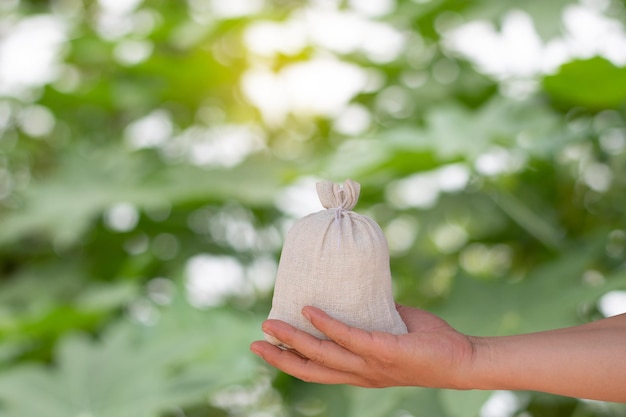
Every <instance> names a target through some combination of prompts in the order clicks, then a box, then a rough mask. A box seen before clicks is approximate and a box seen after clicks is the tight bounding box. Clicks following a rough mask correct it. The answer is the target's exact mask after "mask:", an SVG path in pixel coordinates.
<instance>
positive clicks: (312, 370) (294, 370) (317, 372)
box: [250, 341, 358, 384]
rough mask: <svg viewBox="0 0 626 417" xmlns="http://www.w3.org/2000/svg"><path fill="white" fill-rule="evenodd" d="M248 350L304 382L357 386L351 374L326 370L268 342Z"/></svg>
mask: <svg viewBox="0 0 626 417" xmlns="http://www.w3.org/2000/svg"><path fill="white" fill-rule="evenodd" d="M250 350H251V351H252V352H253V353H255V354H256V355H258V356H260V357H261V358H262V359H263V360H265V361H266V362H267V363H268V364H270V365H272V366H274V367H276V368H278V369H280V370H281V371H283V372H285V373H288V374H289V375H293V376H295V377H296V378H299V379H301V380H303V381H306V382H317V383H320V384H358V379H357V378H356V377H354V376H353V375H352V374H350V373H347V372H343V371H340V370H337V369H333V368H328V367H326V366H323V365H320V364H319V363H316V362H314V361H312V360H310V359H307V358H304V357H302V356H299V355H298V354H296V353H294V352H291V351H288V350H282V349H280V348H278V347H276V346H274V345H272V344H270V343H268V342H265V341H257V342H254V343H252V345H251V346H250Z"/></svg>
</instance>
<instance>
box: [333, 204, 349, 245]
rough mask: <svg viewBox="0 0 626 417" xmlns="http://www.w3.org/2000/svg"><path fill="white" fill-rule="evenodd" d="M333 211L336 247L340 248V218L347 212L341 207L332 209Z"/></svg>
mask: <svg viewBox="0 0 626 417" xmlns="http://www.w3.org/2000/svg"><path fill="white" fill-rule="evenodd" d="M333 210H334V211H335V226H336V229H337V247H339V246H341V217H342V215H343V212H344V211H347V210H346V209H344V208H343V207H341V206H338V207H334V208H333Z"/></svg>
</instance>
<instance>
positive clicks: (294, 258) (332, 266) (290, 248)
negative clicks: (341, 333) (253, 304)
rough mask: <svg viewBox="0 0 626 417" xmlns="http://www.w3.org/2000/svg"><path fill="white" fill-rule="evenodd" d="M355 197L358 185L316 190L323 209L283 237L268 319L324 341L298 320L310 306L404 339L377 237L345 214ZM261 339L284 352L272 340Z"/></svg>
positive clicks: (372, 225) (384, 250)
mask: <svg viewBox="0 0 626 417" xmlns="http://www.w3.org/2000/svg"><path fill="white" fill-rule="evenodd" d="M359 192H360V185H359V184H358V183H357V182H354V181H352V180H346V181H345V182H344V184H343V186H339V185H337V184H333V183H331V182H320V183H318V184H317V193H318V196H319V198H320V201H321V203H322V206H323V207H325V208H326V209H325V210H322V211H320V212H317V213H314V214H310V215H308V216H306V217H304V218H302V219H300V220H299V221H297V222H296V223H295V224H294V225H293V227H292V228H291V229H290V230H289V232H288V233H287V236H286V239H285V243H284V246H283V250H282V253H281V257H280V262H279V265H278V272H277V276H276V283H275V287H274V297H273V299H272V309H271V311H270V313H269V318H270V319H278V320H282V321H285V322H287V323H289V324H291V325H293V326H295V327H297V328H299V329H301V330H304V331H306V332H308V333H310V334H312V335H314V336H316V337H318V338H321V339H324V338H325V336H324V335H323V334H322V333H320V332H319V331H318V330H317V329H315V328H314V327H313V326H312V325H311V324H310V323H309V322H308V321H307V320H306V319H305V318H304V317H303V316H302V313H301V311H302V308H303V307H304V306H307V305H311V306H315V307H318V308H321V309H322V310H324V311H326V312H327V313H328V314H329V315H331V316H332V317H335V318H337V319H339V320H341V321H343V322H345V323H347V324H349V325H351V326H354V327H358V328H360V329H363V330H367V331H382V332H389V333H393V334H402V333H406V331H407V329H406V326H405V324H404V322H403V321H402V319H401V318H400V315H399V314H398V312H397V311H396V308H395V303H394V300H393V294H392V288H391V271H390V267H389V248H388V246H387V241H386V239H385V236H384V234H383V231H382V230H381V229H380V227H379V226H378V224H376V222H375V221H374V220H372V219H370V218H369V217H366V216H363V215H360V214H358V213H355V212H354V211H351V210H352V208H353V207H354V206H355V205H356V203H357V200H358V198H359ZM265 338H266V340H267V341H269V342H270V343H272V344H275V345H278V346H282V347H286V348H289V346H285V345H282V344H281V343H280V342H279V341H278V340H276V339H275V338H273V337H272V336H269V335H267V334H266V335H265Z"/></svg>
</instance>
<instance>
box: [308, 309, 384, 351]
mask: <svg viewBox="0 0 626 417" xmlns="http://www.w3.org/2000/svg"><path fill="white" fill-rule="evenodd" d="M302 314H303V315H304V317H306V319H307V320H309V321H310V322H311V324H312V325H313V326H315V328H316V329H318V330H319V331H320V332H322V333H324V334H325V335H326V336H327V337H328V338H329V339H331V340H332V341H333V342H335V343H337V344H338V345H339V346H341V347H342V348H344V349H346V350H348V351H350V352H352V353H355V354H356V355H358V356H366V355H368V354H369V353H370V352H371V350H372V347H373V342H374V340H373V338H372V334H371V333H370V332H366V331H365V330H361V329H358V328H356V327H352V326H349V325H347V324H346V323H344V322H342V321H340V320H337V319H334V318H332V317H331V316H329V315H328V314H326V313H325V312H324V311H322V310H320V309H319V308H316V307H312V306H307V307H304V308H303V309H302Z"/></svg>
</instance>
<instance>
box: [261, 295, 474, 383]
mask: <svg viewBox="0 0 626 417" xmlns="http://www.w3.org/2000/svg"><path fill="white" fill-rule="evenodd" d="M397 310H398V312H399V314H400V316H401V317H402V320H403V321H404V322H405V324H406V326H407V329H408V333H406V334H401V335H393V334H390V333H383V332H366V331H363V330H360V329H357V328H354V327H350V326H348V325H346V324H344V323H342V322H341V321H338V320H335V319H333V318H331V317H330V316H328V315H327V314H326V313H324V312H323V311H321V310H319V309H317V308H315V307H305V308H304V309H303V310H302V313H303V315H304V316H305V317H306V318H307V319H308V320H309V321H310V322H311V323H312V324H313V325H314V326H315V327H316V328H317V329H319V330H320V331H321V332H322V333H324V334H325V335H326V336H327V337H328V338H329V339H330V340H320V339H317V338H315V337H313V336H311V335H310V334H308V333H306V332H303V331H301V330H298V329H296V328H294V327H292V326H290V325H288V324H287V323H285V322H282V321H279V320H267V321H265V322H264V323H263V331H264V332H265V333H267V334H270V335H272V336H274V337H276V338H277V339H278V340H280V341H281V342H283V343H285V344H287V345H290V346H292V347H293V348H294V349H295V350H296V351H297V353H296V352H293V351H289V350H282V349H280V348H278V347H276V346H274V345H272V344H270V343H268V342H265V341H256V342H253V343H252V345H251V346H250V349H251V350H252V352H253V353H255V354H257V355H259V356H260V357H261V358H263V359H264V360H265V361H266V362H267V363H269V364H270V365H272V366H275V367H276V368H278V369H280V370H282V371H284V372H286V373H288V374H290V375H293V376H295V377H296V378H299V379H302V380H304V381H308V382H317V383H323V384H350V385H357V386H362V387H371V388H373V387H389V386H422V387H436V388H459V389H462V388H464V387H465V386H466V383H465V382H463V381H464V380H465V378H464V377H463V375H466V374H469V368H471V365H472V362H473V357H474V344H473V342H472V338H470V337H468V336H465V335H463V334H461V333H459V332H457V331H456V330H454V329H453V328H452V327H451V326H450V325H448V323H446V322H445V321H444V320H443V319H441V318H439V317H437V316H435V315H433V314H431V313H428V312H426V311H423V310H419V309H416V308H411V307H405V306H400V305H398V306H397ZM298 353H299V354H298Z"/></svg>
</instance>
